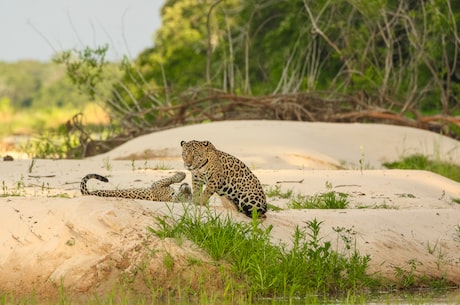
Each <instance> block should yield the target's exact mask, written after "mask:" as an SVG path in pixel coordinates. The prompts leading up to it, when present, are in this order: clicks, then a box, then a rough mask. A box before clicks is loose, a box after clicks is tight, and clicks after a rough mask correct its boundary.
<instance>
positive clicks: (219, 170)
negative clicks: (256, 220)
mask: <svg viewBox="0 0 460 305" xmlns="http://www.w3.org/2000/svg"><path fill="white" fill-rule="evenodd" d="M180 145H181V146H182V159H183V160H184V166H185V167H186V168H187V169H188V170H190V172H191V174H192V194H193V201H194V202H195V203H197V204H200V205H205V204H207V203H208V200H209V197H210V196H211V195H213V194H214V193H216V194H218V195H220V196H221V197H224V198H223V199H224V200H225V199H227V200H229V201H230V202H231V203H233V204H234V206H235V207H236V209H237V210H238V211H240V212H242V213H244V214H245V215H246V216H249V217H252V215H253V212H255V213H256V214H257V215H258V216H259V217H261V218H264V217H265V213H266V212H267V199H266V197H265V193H264V191H263V188H262V185H261V183H260V181H259V179H258V178H257V177H256V176H255V175H254V173H253V172H252V171H251V170H250V169H249V167H247V166H246V165H245V164H244V163H243V162H242V161H241V160H239V159H237V158H236V157H234V156H232V155H230V154H228V153H226V152H223V151H220V150H217V149H216V147H214V145H213V144H212V143H211V142H209V141H195V140H193V141H189V142H186V141H181V143H180ZM204 186H206V187H205V188H204V189H203V187H204Z"/></svg>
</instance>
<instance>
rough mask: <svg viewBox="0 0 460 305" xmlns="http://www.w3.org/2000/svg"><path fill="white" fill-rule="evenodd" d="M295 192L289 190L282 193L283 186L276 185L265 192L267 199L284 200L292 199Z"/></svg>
mask: <svg viewBox="0 0 460 305" xmlns="http://www.w3.org/2000/svg"><path fill="white" fill-rule="evenodd" d="M293 193H294V192H293V190H292V189H290V190H287V191H284V192H283V191H281V186H280V185H275V186H274V187H270V188H269V189H267V190H265V195H266V196H267V197H269V198H270V197H278V198H283V199H288V198H291V196H292V194H293Z"/></svg>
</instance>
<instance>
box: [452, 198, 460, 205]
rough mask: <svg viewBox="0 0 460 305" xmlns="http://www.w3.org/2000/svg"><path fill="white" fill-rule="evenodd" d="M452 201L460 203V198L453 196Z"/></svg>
mask: <svg viewBox="0 0 460 305" xmlns="http://www.w3.org/2000/svg"><path fill="white" fill-rule="evenodd" d="M452 202H453V203H458V204H460V198H452Z"/></svg>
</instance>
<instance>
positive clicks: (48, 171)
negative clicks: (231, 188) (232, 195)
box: [0, 121, 460, 293]
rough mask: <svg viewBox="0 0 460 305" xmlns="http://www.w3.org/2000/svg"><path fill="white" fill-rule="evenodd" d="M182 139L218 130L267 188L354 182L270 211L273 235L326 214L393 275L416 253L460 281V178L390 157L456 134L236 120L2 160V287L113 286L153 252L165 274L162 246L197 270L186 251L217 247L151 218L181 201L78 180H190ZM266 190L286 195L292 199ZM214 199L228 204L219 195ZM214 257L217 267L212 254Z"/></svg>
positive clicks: (443, 153) (183, 272)
mask: <svg viewBox="0 0 460 305" xmlns="http://www.w3.org/2000/svg"><path fill="white" fill-rule="evenodd" d="M182 139H184V140H191V139H198V140H201V139H207V140H210V141H212V142H213V143H214V144H215V146H216V147H217V148H218V149H221V150H223V151H226V152H228V153H231V154H233V155H235V156H237V157H238V158H240V159H242V160H243V161H244V162H245V163H246V164H247V165H248V166H249V167H250V168H251V169H252V170H253V171H254V173H255V174H256V175H257V176H258V177H259V179H260V180H261V182H262V184H264V185H265V187H267V188H268V187H273V186H275V185H279V186H280V187H281V188H282V189H283V190H287V189H292V190H293V191H294V192H295V193H301V194H306V195H314V194H317V193H321V192H325V191H328V190H329V189H330V188H332V190H335V191H338V192H344V193H346V194H348V196H349V200H350V208H348V209H346V210H289V209H284V210H282V211H269V212H268V214H267V216H268V217H267V219H266V220H265V221H264V223H263V225H264V226H268V225H273V231H272V233H273V240H274V241H275V242H278V241H281V242H285V243H289V242H290V239H291V234H292V232H293V230H294V228H295V226H305V222H306V221H309V220H313V219H317V220H319V221H323V225H322V229H323V233H322V234H324V237H327V238H330V239H331V240H336V239H337V238H336V233H335V232H334V228H339V227H343V228H352V230H353V231H354V232H355V233H356V246H357V249H359V251H360V253H362V254H369V255H370V256H371V262H370V266H371V271H372V272H379V273H380V274H382V275H384V276H388V277H390V278H391V277H394V274H395V267H407V266H408V261H409V260H414V259H415V260H417V261H418V262H419V263H420V264H419V265H418V269H417V272H423V273H425V274H428V275H430V276H433V277H440V276H445V277H447V279H448V280H449V281H451V282H453V283H456V284H457V285H458V284H460V240H459V238H458V236H457V233H456V228H457V226H458V225H460V204H457V203H454V202H453V201H452V199H453V198H460V184H459V183H457V182H454V181H451V180H449V179H446V178H444V177H441V176H439V175H436V174H433V173H429V172H424V171H404V170H388V169H384V168H383V167H382V162H385V161H393V160H396V159H398V158H399V157H400V156H401V155H402V154H405V153H414V152H418V153H423V154H426V155H431V156H435V157H436V156H437V157H440V158H445V159H448V160H460V143H459V142H458V141H454V140H452V139H449V138H446V137H443V136H440V135H437V134H434V133H431V132H427V131H423V130H417V129H412V128H406V127H397V126H386V125H379V124H375V125H374V124H329V123H309V122H286V121H234V122H232V121H228V122H216V123H208V124H200V125H193V126H187V127H180V128H174V129H170V130H166V131H162V132H158V133H153V134H149V135H145V136H142V137H139V138H137V139H134V140H132V141H130V142H128V143H125V144H124V145H122V146H120V147H118V148H116V149H114V150H113V151H111V152H109V153H106V154H103V155H100V156H95V157H92V158H88V159H85V160H36V161H35V163H34V165H33V168H32V170H31V172H29V168H30V165H31V160H27V159H25V160H15V161H12V162H0V183H2V190H0V192H2V195H3V196H2V197H0V217H1V221H0V270H2V271H3V272H2V273H1V274H0V291H2V292H6V291H13V292H16V293H28V292H31V291H36V292H38V293H40V292H42V293H46V292H49V291H55V288H56V287H57V286H59V285H60V284H63V285H64V286H65V287H66V289H68V290H70V291H76V292H87V291H93V290H97V289H104V287H109V286H110V285H111V284H113V283H114V282H116V281H117V279H118V278H119V277H120V275H122V274H124V275H126V274H131V273H132V274H134V273H135V272H136V268H137V266H138V264H139V262H140V261H142V260H145V258H146V257H147V256H148V260H149V262H150V263H149V267H148V268H147V270H148V272H149V274H150V275H151V276H152V277H154V278H156V279H161V278H163V279H164V281H165V282H163V283H162V285H166V280H167V279H168V278H167V276H166V274H167V273H166V271H165V269H164V266H163V263H162V262H163V258H164V255H165V253H168V255H172V256H173V258H174V259H176V260H177V261H178V262H180V261H183V262H184V264H183V265H182V266H181V265H180V264H176V267H175V268H178V269H177V270H176V271H177V272H176V274H177V276H183V277H186V276H188V280H189V281H193V276H192V275H190V273H187V272H189V271H190V270H187V266H186V263H185V262H186V261H187V257H190V256H192V257H196V258H199V259H200V260H202V261H205V262H207V261H209V257H207V256H206V254H205V253H203V252H202V251H201V250H200V249H198V248H197V247H195V246H194V245H192V244H191V243H186V244H185V245H177V244H176V243H175V242H174V241H171V240H161V239H159V238H156V237H153V236H152V235H151V234H149V233H148V230H147V227H148V226H152V225H155V224H154V222H155V221H154V219H155V217H156V216H158V215H165V214H168V213H170V211H171V209H172V210H173V212H174V213H181V211H182V209H183V208H184V207H183V206H182V205H181V204H172V203H159V202H148V201H142V200H129V199H117V198H97V197H91V196H81V195H80V191H79V182H80V179H81V178H82V177H83V176H84V175H86V174H88V173H91V172H95V173H99V174H102V175H105V176H108V178H109V180H110V182H109V183H108V184H103V183H100V182H98V181H95V180H91V181H90V182H88V188H89V189H94V188H121V187H123V188H124V187H146V186H149V185H150V184H151V183H152V181H155V180H158V179H161V178H164V177H166V176H169V175H171V174H172V173H173V172H175V171H177V170H183V171H184V172H186V173H187V178H186V181H187V182H189V183H190V182H191V178H190V173H189V172H188V171H186V170H184V167H183V163H182V160H181V157H180V145H179V142H180V141H181V140H182ZM135 156H137V158H136V159H135ZM134 159H135V160H134ZM300 181H301V182H300ZM176 187H177V186H176ZM269 202H270V204H273V205H277V206H280V207H283V208H285V205H286V200H283V199H277V198H270V199H269ZM211 205H212V209H215V210H216V211H222V212H227V210H225V209H224V208H223V207H222V206H221V203H220V200H219V199H218V198H214V197H213V198H212V202H211ZM228 213H232V217H234V219H235V221H247V219H246V217H245V216H243V215H241V214H240V213H234V212H231V211H229V212H228ZM335 246H336V247H340V245H335ZM152 250H154V251H152ZM152 253H153V254H152ZM149 255H150V256H149ZM205 268H207V269H206V270H207V271H208V272H210V274H212V268H213V267H212V264H209V265H207V264H205ZM196 272H198V271H196ZM214 284H215V285H219V284H218V283H217V282H216V283H214ZM53 289H54V290H53Z"/></svg>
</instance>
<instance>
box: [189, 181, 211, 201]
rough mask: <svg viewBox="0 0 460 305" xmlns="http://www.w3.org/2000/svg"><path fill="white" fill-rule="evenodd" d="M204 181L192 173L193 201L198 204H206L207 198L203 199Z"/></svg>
mask: <svg viewBox="0 0 460 305" xmlns="http://www.w3.org/2000/svg"><path fill="white" fill-rule="evenodd" d="M203 187H204V181H203V179H201V178H200V177H199V176H197V175H195V174H193V175H192V191H193V192H192V197H193V202H194V203H195V204H198V205H206V203H207V200H206V199H203V196H204V192H203ZM208 199H209V197H208Z"/></svg>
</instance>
